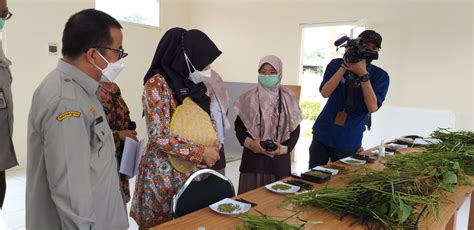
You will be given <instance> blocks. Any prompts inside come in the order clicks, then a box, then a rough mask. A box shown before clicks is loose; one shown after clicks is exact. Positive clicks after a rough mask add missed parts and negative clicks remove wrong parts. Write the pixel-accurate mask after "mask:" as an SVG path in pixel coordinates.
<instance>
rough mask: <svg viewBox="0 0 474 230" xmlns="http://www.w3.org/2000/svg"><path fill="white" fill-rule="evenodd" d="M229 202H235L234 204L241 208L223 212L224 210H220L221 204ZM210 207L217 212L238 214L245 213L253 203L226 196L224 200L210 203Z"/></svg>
mask: <svg viewBox="0 0 474 230" xmlns="http://www.w3.org/2000/svg"><path fill="white" fill-rule="evenodd" d="M229 203H230V204H233V205H238V206H239V208H238V209H236V210H234V211H233V212H222V211H220V210H219V205H221V204H229ZM209 208H211V209H212V210H214V211H215V212H217V213H220V214H224V215H238V214H241V213H245V212H247V211H248V210H250V208H251V205H250V204H248V203H243V202H239V201H236V200H233V199H230V198H224V199H222V200H220V201H218V202H216V203H214V204H211V205H209Z"/></svg>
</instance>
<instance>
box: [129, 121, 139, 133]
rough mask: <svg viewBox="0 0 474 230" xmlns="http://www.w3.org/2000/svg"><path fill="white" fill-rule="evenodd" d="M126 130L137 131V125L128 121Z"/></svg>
mask: <svg viewBox="0 0 474 230" xmlns="http://www.w3.org/2000/svg"><path fill="white" fill-rule="evenodd" d="M127 129H128V130H133V131H135V130H136V129H137V123H135V122H134V121H129V122H128V128H127Z"/></svg>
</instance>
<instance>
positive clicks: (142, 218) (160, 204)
mask: <svg viewBox="0 0 474 230" xmlns="http://www.w3.org/2000/svg"><path fill="white" fill-rule="evenodd" d="M142 100H143V108H144V113H145V119H146V124H147V131H148V143H147V146H146V149H145V152H144V153H143V156H142V159H141V161H140V166H139V168H138V173H137V179H136V184H135V193H134V194H133V201H132V207H131V210H130V216H131V217H132V218H133V219H135V221H136V222H137V224H138V225H139V226H140V227H141V228H150V227H153V226H156V225H159V224H161V223H163V222H166V221H168V220H170V219H171V218H172V217H171V205H172V204H171V202H172V198H173V195H174V194H175V193H176V192H177V191H178V190H179V189H180V188H181V186H182V185H183V184H184V182H185V181H186V179H187V178H188V177H189V175H190V174H183V173H180V172H178V171H176V170H175V169H174V168H173V167H172V166H171V164H170V162H169V160H168V157H167V154H173V155H179V156H182V157H183V158H185V159H187V160H190V161H193V162H195V163H199V162H201V161H202V158H203V154H204V148H205V147H204V146H203V145H197V144H193V143H191V142H189V141H187V140H186V139H184V138H180V137H178V136H175V135H173V134H171V131H170V122H171V116H172V114H173V112H174V111H175V109H176V101H175V99H174V97H173V93H172V91H171V89H170V88H169V86H168V84H167V83H166V81H165V80H164V78H163V77H161V76H160V75H158V74H157V75H155V76H153V77H151V78H150V79H149V80H148V81H147V82H146V84H145V89H144V93H143V98H142Z"/></svg>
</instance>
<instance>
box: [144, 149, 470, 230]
mask: <svg viewBox="0 0 474 230" xmlns="http://www.w3.org/2000/svg"><path fill="white" fill-rule="evenodd" d="M409 151H410V150H409ZM409 151H408V152H409ZM340 164H342V163H340ZM367 165H368V166H369V167H370V168H373V169H382V168H383V165H382V164H381V163H380V162H378V161H377V162H375V163H372V164H367ZM345 167H346V168H349V169H357V168H358V167H352V166H345ZM349 173H350V172H349ZM343 177H344V175H337V176H335V177H332V178H331V180H330V181H329V184H330V185H333V186H334V185H344V184H347V183H346V182H345V181H343V180H342V178H343ZM288 179H290V178H285V179H283V181H285V180H288ZM291 179H293V178H291ZM470 179H471V181H474V180H473V179H474V177H471V178H470ZM305 182H307V181H305ZM308 183H309V182H308ZM324 186H325V184H315V189H320V188H322V187H324ZM471 193H473V187H470V186H457V187H456V191H455V192H454V193H446V198H445V199H443V202H442V204H441V207H440V220H441V221H440V222H437V221H436V220H435V219H434V217H430V218H428V219H425V220H423V219H422V222H421V224H420V229H447V230H450V229H455V226H454V225H455V220H456V214H457V210H458V209H459V207H460V206H461V205H462V204H463V202H464V201H465V199H466V198H467V196H469V194H471ZM237 197H238V198H244V199H245V200H248V201H250V202H253V203H256V204H257V206H255V207H253V208H252V209H251V210H250V211H249V213H250V214H257V213H256V211H255V210H258V211H260V212H263V213H265V214H267V215H269V216H272V217H289V216H291V215H293V214H295V212H296V211H300V212H299V213H298V216H299V217H300V218H302V219H304V220H308V221H323V222H324V224H321V225H312V224H311V225H310V224H308V225H306V226H305V229H367V228H366V227H365V226H363V225H361V224H360V223H359V222H357V220H356V219H355V218H353V217H351V216H346V217H344V218H343V219H342V220H340V217H339V215H337V214H333V213H331V212H329V211H327V210H324V209H321V208H317V207H310V206H304V207H301V206H300V207H293V206H292V205H291V204H284V205H282V202H283V200H284V195H281V194H276V193H273V192H271V191H269V190H267V189H266V188H265V187H261V188H258V189H255V190H252V191H249V192H247V193H244V194H242V195H239V196H237ZM473 200H474V199H471V210H473V204H474V202H473ZM472 212H473V211H471V212H470V216H469V226H470V228H469V229H474V228H472V227H473V226H474V215H472ZM287 222H289V223H293V224H295V223H300V222H299V221H297V220H296V219H295V218H292V219H289V220H288V221H287ZM237 226H243V222H242V221H240V220H239V219H238V218H237V217H233V216H226V215H221V214H218V213H215V212H214V211H212V210H211V209H210V208H208V207H207V208H203V209H201V210H198V211H195V212H193V213H190V214H188V215H185V216H182V217H180V218H177V219H174V220H172V221H169V222H166V223H164V224H162V225H159V226H157V227H154V228H152V229H198V227H204V228H205V229H235V228H236V227H237Z"/></svg>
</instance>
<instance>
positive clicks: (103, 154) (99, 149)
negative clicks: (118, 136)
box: [91, 120, 115, 171]
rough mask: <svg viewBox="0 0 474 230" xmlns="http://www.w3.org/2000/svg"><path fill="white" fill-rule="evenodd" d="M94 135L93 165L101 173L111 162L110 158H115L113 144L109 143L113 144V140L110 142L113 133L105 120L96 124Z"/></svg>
mask: <svg viewBox="0 0 474 230" xmlns="http://www.w3.org/2000/svg"><path fill="white" fill-rule="evenodd" d="M94 133H95V138H94V140H93V142H94V144H93V146H94V147H93V149H94V152H93V153H92V154H93V156H92V162H91V163H92V165H93V167H94V168H95V169H96V170H99V171H101V170H102V169H103V168H104V167H105V165H106V164H107V162H108V161H110V158H112V157H115V156H114V154H115V151H114V149H113V147H112V146H111V143H109V142H113V141H112V140H109V138H112V137H111V136H112V133H111V131H110V128H109V127H108V125H107V121H105V120H104V121H103V122H100V123H98V124H95V127H94ZM112 144H113V143H112Z"/></svg>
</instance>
